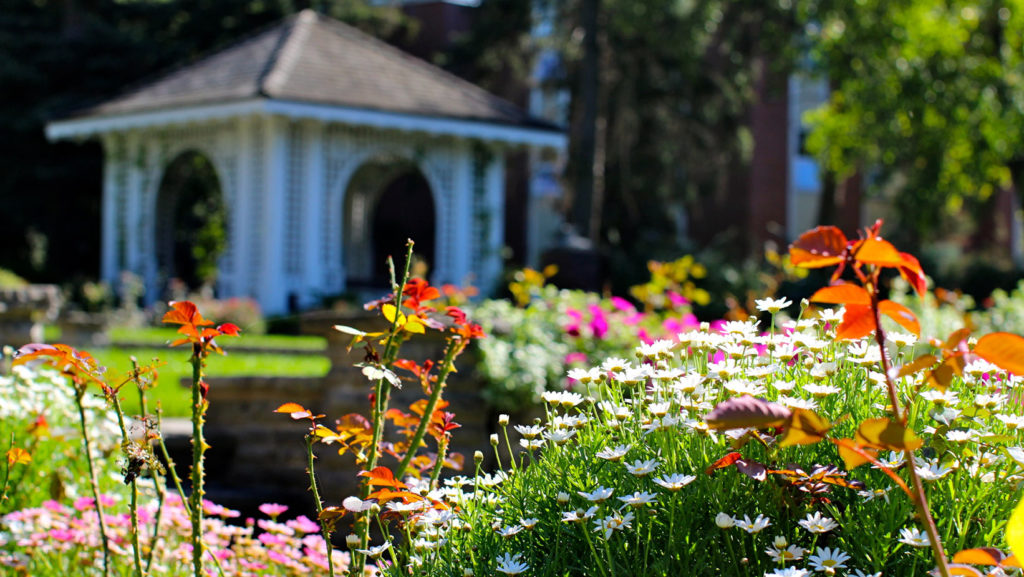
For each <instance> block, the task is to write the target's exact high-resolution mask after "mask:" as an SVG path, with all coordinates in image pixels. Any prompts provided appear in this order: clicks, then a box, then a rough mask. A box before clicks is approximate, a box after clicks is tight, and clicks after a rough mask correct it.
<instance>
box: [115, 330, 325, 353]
mask: <svg viewBox="0 0 1024 577" xmlns="http://www.w3.org/2000/svg"><path fill="white" fill-rule="evenodd" d="M178 336H179V335H178V333H177V332H176V330H175V329H173V328H158V327H145V328H126V327H115V328H112V329H110V340H111V341H113V342H118V343H138V344H145V345H154V346H157V347H162V346H166V345H167V343H169V342H171V341H173V340H174V339H176V338H178ZM218 343H219V344H220V345H221V346H226V347H232V346H236V347H250V348H255V349H295V350H302V351H322V350H324V349H326V348H327V339H325V338H323V337H314V336H304V337H293V336H287V335H247V334H245V333H242V335H241V336H240V337H237V338H227V339H224V340H223V342H221V341H218Z"/></svg>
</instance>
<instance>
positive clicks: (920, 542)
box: [899, 527, 931, 547]
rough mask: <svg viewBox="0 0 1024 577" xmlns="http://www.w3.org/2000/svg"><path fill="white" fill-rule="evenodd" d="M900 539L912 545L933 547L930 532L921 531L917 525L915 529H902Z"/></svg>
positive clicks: (901, 541)
mask: <svg viewBox="0 0 1024 577" xmlns="http://www.w3.org/2000/svg"><path fill="white" fill-rule="evenodd" d="M899 541H900V543H905V544H907V545H910V546H911V547H931V540H930V539H928V534H927V533H923V532H921V531H920V530H919V529H917V528H916V527H915V528H913V529H907V528H903V529H900V539H899Z"/></svg>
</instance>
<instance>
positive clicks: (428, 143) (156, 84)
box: [47, 11, 566, 314]
mask: <svg viewBox="0 0 1024 577" xmlns="http://www.w3.org/2000/svg"><path fill="white" fill-rule="evenodd" d="M47 136H48V137H49V138H50V139H51V140H59V139H85V138H99V139H101V140H102V142H103V147H104V152H105V167H104V182H103V208H102V214H103V235H102V238H103V241H102V259H101V261H102V271H101V274H102V278H103V279H104V280H107V281H110V282H115V281H116V279H117V278H118V276H119V273H120V272H121V271H131V272H133V273H135V274H137V275H139V276H140V277H141V278H142V279H144V281H145V284H146V289H147V298H149V299H150V300H154V299H156V298H158V297H159V296H161V294H162V292H163V290H164V287H165V284H166V282H167V281H168V279H169V278H171V277H172V276H174V262H175V260H174V254H173V252H174V251H175V250H181V249H180V246H179V248H177V249H176V248H175V241H173V240H171V239H170V237H169V236H168V235H170V234H172V233H173V230H172V229H173V228H174V227H173V226H168V224H167V222H168V219H169V218H171V217H170V216H168V213H169V212H173V207H174V204H175V201H176V199H175V197H174V194H175V193H174V192H173V191H172V192H168V190H167V189H169V188H171V189H173V187H168V186H165V184H166V183H165V182H164V181H165V180H167V178H166V176H167V169H168V167H169V166H170V165H172V163H174V162H175V161H176V160H180V159H182V158H183V157H188V158H193V157H199V158H201V159H203V161H204V162H207V165H208V166H212V169H213V172H214V173H215V175H216V181H217V185H218V188H219V191H220V192H219V194H221V195H222V198H221V201H222V203H223V206H224V207H225V208H226V213H225V214H226V218H227V222H226V231H227V239H226V240H227V242H226V248H225V249H224V252H223V253H222V254H221V256H220V259H219V261H218V273H217V281H216V287H217V293H218V294H219V295H220V296H225V297H226V296H250V297H253V298H255V299H256V300H257V301H258V302H259V303H260V305H261V307H262V308H263V310H264V311H265V312H267V313H272V314H273V313H280V312H284V311H286V310H288V309H290V308H296V307H306V306H310V305H313V304H315V303H317V302H318V299H319V298H320V297H322V296H325V295H331V294H337V293H340V292H342V291H345V290H350V289H353V288H359V287H370V286H372V285H374V284H378V286H382V285H379V282H380V280H381V277H380V270H381V269H380V266H381V265H380V262H379V261H382V260H383V256H384V255H385V254H393V253H394V252H397V251H396V250H395V247H399V250H400V247H401V245H402V244H403V242H404V239H405V238H406V237H407V236H410V235H414V236H416V238H415V240H416V241H417V247H418V248H419V249H421V250H420V251H418V252H420V253H421V254H422V255H423V256H424V258H425V260H427V261H428V263H429V265H430V270H431V272H430V277H431V280H432V281H433V282H435V283H445V282H452V283H463V282H467V281H469V282H472V283H474V284H476V285H477V286H479V287H481V288H483V289H484V290H487V289H489V288H490V287H492V286H494V284H495V283H496V282H497V280H498V278H499V276H500V273H501V267H502V259H501V251H502V244H503V230H502V227H503V220H504V219H503V214H504V183H505V176H504V166H505V162H504V151H506V150H507V149H508V148H509V147H521V146H527V147H534V148H552V149H556V150H558V151H563V150H564V148H565V146H566V139H565V136H564V134H563V133H562V131H561V130H560V129H559V128H558V127H556V126H554V125H552V124H550V123H546V122H543V121H540V120H537V119H535V118H532V117H530V116H528V115H527V114H526V113H525V112H523V111H522V110H520V109H519V108H517V107H515V106H513V105H512V104H510V103H508V102H506V101H504V100H501V99H499V98H497V97H495V96H493V95H491V94H489V93H487V92H485V91H483V90H482V89H480V88H478V87H476V86H474V85H472V84H470V83H467V82H465V81H463V80H461V79H459V78H457V77H455V76H452V75H450V74H448V73H446V72H444V71H442V70H440V69H439V68H436V67H434V66H432V65H430V64H427V63H426V62H423V61H421V60H418V59H416V58H413V57H412V56H409V55H407V54H405V53H404V52H401V51H400V50H398V49H396V48H393V47H391V46H389V45H387V44H385V43H383V42H381V41H379V40H377V39H375V38H372V37H370V36H367V35H365V34H363V33H361V32H359V31H357V30H355V29H353V28H351V27H349V26H346V25H345V24H342V23H340V22H337V21H335V20H332V19H330V18H327V17H325V16H322V15H319V14H317V13H315V12H312V11H304V12H301V13H299V14H297V15H295V16H293V17H291V18H289V19H287V20H285V21H283V22H281V23H279V24H277V25H275V26H273V27H271V28H268V29H266V30H264V31H262V32H259V33H257V34H255V35H253V36H251V37H249V38H246V39H244V40H242V41H240V42H238V43H236V44H234V45H232V46H230V47H228V48H226V49H224V50H222V51H220V52H217V53H215V54H212V55H210V56H209V57H207V58H204V59H202V60H200V61H198V62H196V63H194V64H191V65H188V66H184V67H181V68H179V69H176V70H174V71H172V72H170V73H168V74H165V75H163V76H161V77H159V78H156V79H154V80H152V81H149V82H144V83H142V84H140V85H139V86H137V87H135V88H133V89H129V90H127V91H126V92H125V93H124V94H123V95H121V96H119V97H117V98H114V99H112V100H110V101H107V102H105V103H102V104H100V105H98V106H94V107H92V108H89V109H86V110H83V111H81V112H80V113H78V114H76V115H74V116H71V117H67V118H63V119H60V120H57V121H55V122H52V123H50V124H49V125H48V126H47ZM528 218H529V217H528ZM395 256H396V258H397V257H399V255H398V254H396V255H395ZM399 260H400V259H399Z"/></svg>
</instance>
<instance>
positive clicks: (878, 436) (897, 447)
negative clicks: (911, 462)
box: [855, 418, 924, 451]
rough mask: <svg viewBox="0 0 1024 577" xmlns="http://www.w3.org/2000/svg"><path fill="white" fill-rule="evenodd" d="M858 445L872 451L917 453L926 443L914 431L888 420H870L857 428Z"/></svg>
mask: <svg viewBox="0 0 1024 577" xmlns="http://www.w3.org/2000/svg"><path fill="white" fill-rule="evenodd" d="M855 438H856V440H857V443H859V444H861V445H864V446H865V447H871V448H872V449H884V450H888V451H907V450H910V451H916V450H917V449H920V448H921V445H923V444H924V441H922V440H921V439H919V438H918V437H917V435H915V434H914V431H912V430H910V429H908V428H906V427H904V426H903V425H901V424H899V423H896V422H893V421H891V420H889V419H886V418H878V419H868V420H866V421H864V422H863V423H861V424H860V427H858V428H857V435H856V437H855Z"/></svg>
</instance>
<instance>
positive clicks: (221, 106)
mask: <svg viewBox="0 0 1024 577" xmlns="http://www.w3.org/2000/svg"><path fill="white" fill-rule="evenodd" d="M252 115H267V116H283V117H286V118H293V119H312V120H319V121H321V122H325V123H332V122H335V123H340V124H348V125H353V126H369V127H373V128H379V129H384V130H398V131H403V132H419V133H425V134H429V135H432V136H453V137H457V138H467V139H477V140H483V141H488V142H499V143H504V144H510V145H522V146H531V147H538V148H549V149H556V150H560V151H564V150H565V149H566V148H567V146H568V139H567V137H566V135H565V133H564V132H561V131H558V130H552V129H545V128H535V127H529V126H514V125H508V124H501V123H495V122H486V121H477V120H466V119H458V118H447V117H440V116H426V115H419V114H407V113H400V112H390V111H383V110H371V109H366V108H357V107H350V106H338V105H332V104H322V103H310V102H298V101H289V100H278V99H272V98H250V99H246V100H238V101H232V102H218V103H209V104H197V105H191V106H184V107H178V108H162V109H156V110H147V111H139V112H129V113H123V114H111V115H96V116H85V117H80V118H69V119H66V120H58V121H54V122H51V123H49V124H47V126H46V137H47V138H48V139H49V140H51V141H57V140H71V139H81V138H90V137H94V136H98V135H100V134H104V133H109V132H123V131H128V130H133V129H142V128H154V127H161V126H169V125H179V124H189V123H200V122H209V121H216V120H226V119H229V118H234V117H240V116H252Z"/></svg>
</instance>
